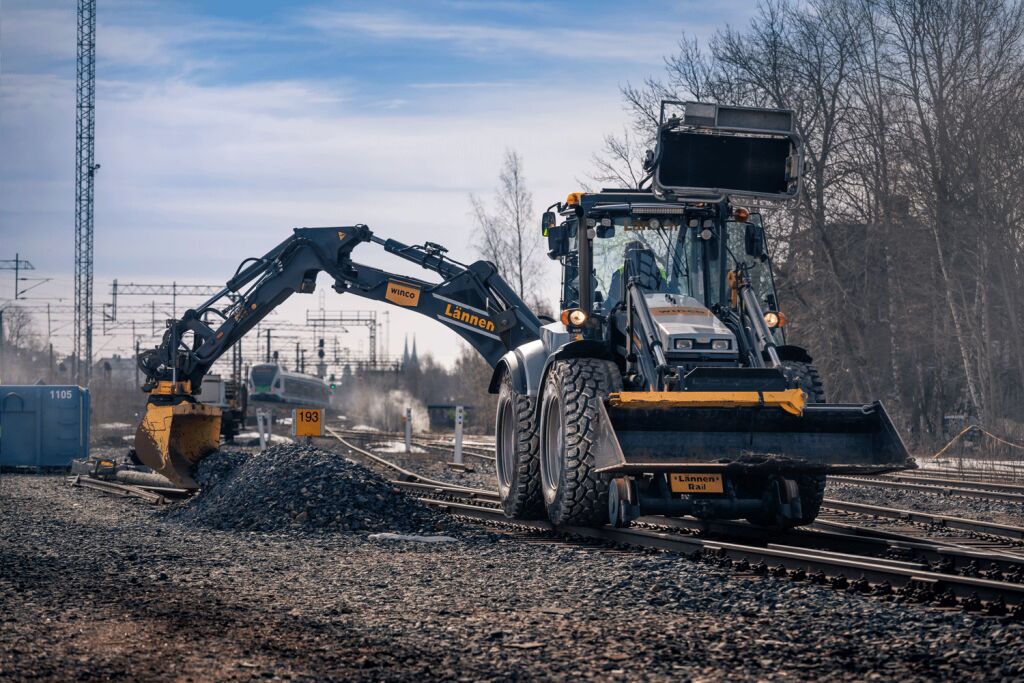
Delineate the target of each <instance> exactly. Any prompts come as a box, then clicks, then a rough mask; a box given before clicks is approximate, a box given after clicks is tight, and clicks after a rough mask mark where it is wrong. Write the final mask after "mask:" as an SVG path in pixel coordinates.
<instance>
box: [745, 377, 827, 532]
mask: <svg viewBox="0 0 1024 683" xmlns="http://www.w3.org/2000/svg"><path fill="white" fill-rule="evenodd" d="M782 373H783V374H784V375H785V376H786V377H787V378H788V379H789V382H790V386H792V387H794V388H800V389H803V390H804V393H805V394H807V402H808V403H824V402H825V385H824V384H823V383H822V381H821V375H819V374H818V369H817V368H816V367H814V366H813V365H811V364H809V363H801V362H799V361H791V360H787V361H783V362H782ZM796 483H797V488H798V489H799V491H800V517H799V518H798V519H786V520H774V519H766V518H763V517H760V516H756V517H748V518H747V521H748V522H750V523H751V524H757V525H758V526H770V527H783V528H787V529H790V528H793V527H797V526H804V525H805V524H810V523H811V522H813V521H814V520H815V519H816V518H817V516H818V512H819V511H820V510H821V503H822V501H823V500H824V499H825V475H824V474H802V475H800V476H798V477H797V478H796Z"/></svg>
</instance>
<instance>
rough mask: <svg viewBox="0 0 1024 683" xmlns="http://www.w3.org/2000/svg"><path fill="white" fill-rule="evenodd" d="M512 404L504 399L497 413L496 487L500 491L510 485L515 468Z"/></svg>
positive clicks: (508, 487) (514, 433)
mask: <svg viewBox="0 0 1024 683" xmlns="http://www.w3.org/2000/svg"><path fill="white" fill-rule="evenodd" d="M512 405H513V401H511V400H509V401H506V402H505V404H504V405H503V406H502V407H501V412H500V413H499V414H498V488H499V489H501V490H502V491H507V490H508V489H510V488H511V487H512V476H513V473H514V472H515V470H516V430H515V419H514V416H513V414H512V412H513V411H512Z"/></svg>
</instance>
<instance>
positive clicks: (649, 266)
mask: <svg viewBox="0 0 1024 683" xmlns="http://www.w3.org/2000/svg"><path fill="white" fill-rule="evenodd" d="M622 261H623V265H620V266H619V267H618V268H617V269H615V271H614V272H613V273H612V277H611V282H610V283H609V285H608V298H607V299H605V301H604V304H603V306H604V310H605V312H606V313H607V312H611V310H612V309H614V308H615V306H616V305H617V304H618V303H619V302H620V301H622V294H623V291H624V290H625V286H626V283H625V282H623V280H622V278H623V273H624V272H625V263H626V262H629V264H630V268H631V270H632V271H633V273H635V274H636V277H637V280H638V284H639V285H640V288H641V289H643V290H644V291H645V292H663V291H667V289H666V282H665V271H664V270H662V268H661V266H659V265H658V261H657V258H655V256H654V251H653V250H651V249H649V248H648V247H647V246H646V245H645V244H644V243H643V242H641V241H639V240H633V241H630V242H627V243H626V246H625V248H624V249H623V254H622Z"/></svg>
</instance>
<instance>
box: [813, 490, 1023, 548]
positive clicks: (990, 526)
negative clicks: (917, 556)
mask: <svg viewBox="0 0 1024 683" xmlns="http://www.w3.org/2000/svg"><path fill="white" fill-rule="evenodd" d="M822 507H824V508H827V509H830V510H839V511H840V512H852V513H854V514H859V515H868V516H871V517H884V518H887V519H899V520H903V521H907V522H916V523H918V524H932V525H935V526H942V527H947V528H949V529H957V530H960V531H970V532H974V533H978V534H988V535H991V536H1001V537H1003V538H1013V539H1016V540H1024V527H1019V526H1012V525H1009V524H998V523H996V522H983V521H981V520H977V519H965V518H963V517H950V516H948V515H933V514H931V513H928V512H916V511H914V510H900V509H897V508H887V507H882V506H880V505H867V504H864V503H850V502H847V501H845V500H834V499H832V498H826V499H825V500H824V501H823V502H822Z"/></svg>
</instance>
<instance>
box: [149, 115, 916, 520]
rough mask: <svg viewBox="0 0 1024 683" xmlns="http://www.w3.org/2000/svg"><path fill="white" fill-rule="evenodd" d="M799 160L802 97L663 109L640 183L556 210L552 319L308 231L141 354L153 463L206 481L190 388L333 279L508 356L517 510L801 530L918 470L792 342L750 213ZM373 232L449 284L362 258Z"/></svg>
mask: <svg viewBox="0 0 1024 683" xmlns="http://www.w3.org/2000/svg"><path fill="white" fill-rule="evenodd" d="M672 112H674V113H672ZM801 161H802V153H801V141H800V138H799V136H798V135H797V134H796V132H795V130H794V126H793V117H792V113H791V112H789V111H786V110H769V109H752V108H741V107H726V106H721V105H715V104H703V103H693V102H690V103H683V102H670V101H666V102H663V103H662V109H661V123H660V125H659V128H658V134H657V140H656V148H655V150H653V152H652V153H650V154H649V155H648V160H647V163H646V168H647V170H648V172H649V175H648V176H647V178H645V180H644V181H643V182H642V183H641V184H640V186H639V187H638V188H628V189H609V190H602V191H600V192H592V193H572V194H570V195H569V196H568V197H567V199H566V201H564V202H558V203H556V204H553V205H552V206H551V207H549V209H548V210H547V211H545V212H544V215H543V217H542V225H541V229H542V231H543V233H544V235H545V236H546V237H547V243H548V255H549V256H550V257H551V258H552V259H555V260H558V261H559V262H560V264H561V266H562V291H561V314H560V317H559V319H558V320H556V321H552V322H547V323H542V321H541V320H540V319H539V318H538V317H537V316H536V315H535V314H534V313H533V312H531V311H530V310H529V308H528V307H527V306H526V305H525V304H524V303H523V301H522V300H521V299H520V298H519V296H518V295H517V294H516V293H515V291H514V290H513V289H512V288H511V287H510V286H509V285H508V284H507V283H506V282H505V281H504V280H503V279H502V278H501V276H500V275H499V274H498V273H497V271H496V269H495V267H494V265H493V264H491V263H488V262H485V261H478V262H476V263H473V264H470V265H463V264H461V263H458V262H456V261H454V260H452V259H450V258H448V257H447V256H446V252H445V249H444V248H443V247H441V246H440V245H437V244H433V243H430V242H428V243H426V244H424V245H423V246H408V245H405V244H402V243H400V242H397V241H395V240H385V239H382V238H380V237H377V236H376V235H374V234H373V233H372V231H371V230H370V229H369V228H368V227H367V226H365V225H356V226H350V227H338V228H300V229H296V230H295V231H294V234H293V235H292V236H291V237H289V238H288V239H287V240H285V241H284V242H282V243H281V244H280V245H278V246H277V247H276V248H274V249H273V250H271V251H270V252H268V253H267V254H266V255H265V256H263V257H262V258H259V259H250V260H248V261H246V262H243V264H242V265H241V266H240V267H239V270H238V271H237V272H236V274H235V275H234V277H232V278H231V280H229V281H228V283H227V284H226V286H225V287H224V289H223V290H222V291H221V292H220V293H218V295H216V296H214V297H213V298H211V299H210V300H209V301H207V302H206V303H204V304H203V305H202V306H199V307H198V308H196V309H194V310H189V311H187V312H186V313H185V314H184V316H183V317H182V318H181V319H180V320H172V321H169V322H168V328H167V332H166V333H165V335H164V338H163V341H162V343H161V344H160V346H158V347H157V348H156V349H152V350H149V351H146V352H144V353H142V354H140V356H139V365H140V368H141V369H142V371H143V373H145V375H146V377H147V378H148V380H147V382H146V384H145V385H144V387H143V389H144V390H146V391H148V392H150V398H149V409H148V411H147V414H146V416H145V418H144V419H143V422H142V424H141V425H140V427H139V430H138V433H137V436H136V449H137V452H138V455H139V457H140V458H141V459H142V460H143V462H145V463H146V464H148V465H150V466H151V467H153V468H154V469H156V470H158V471H160V472H161V473H163V474H165V475H166V476H168V477H170V478H171V479H173V480H174V481H176V482H178V483H179V484H181V485H184V486H193V487H194V486H195V482H194V480H193V479H192V478H191V467H192V465H194V463H195V462H197V461H198V460H199V459H201V458H202V457H203V456H204V455H206V454H208V453H209V452H212V451H213V450H215V449H216V448H217V446H218V440H217V433H218V429H219V428H218V425H217V424H216V423H217V420H218V416H217V415H216V411H215V410H213V409H211V408H210V407H208V406H203V405H201V404H198V403H196V401H195V399H194V395H195V394H196V393H197V392H198V390H199V387H200V386H201V383H202V378H203V375H204V374H205V373H206V372H207V371H208V370H209V368H210V366H211V365H212V364H213V362H214V361H216V359H217V358H218V357H219V356H220V355H221V354H222V353H223V352H224V351H225V350H227V349H228V348H229V347H230V346H231V345H232V344H233V343H235V342H236V341H237V340H238V339H239V338H241V336H242V335H244V334H245V332H246V331H248V330H249V329H251V328H252V327H253V326H254V325H255V324H256V323H257V322H258V321H259V320H260V319H262V317H263V316H265V315H266V314H267V313H269V312H270V311H271V310H272V309H273V308H274V307H275V306H277V305H278V304H280V303H281V302H282V301H284V300H285V299H286V298H287V297H288V296H290V295H291V294H292V293H296V292H298V293H310V292H312V291H313V289H314V287H315V281H316V276H317V274H318V273H319V272H324V273H327V274H328V275H329V276H330V277H332V278H333V279H334V285H333V288H334V289H335V291H337V292H339V293H345V292H348V293H351V294H355V295H357V296H361V297H365V298H369V299H374V300H380V301H386V302H388V303H391V304H393V305H396V306H401V307H404V308H408V309H410V310H415V311H417V312H419V313H422V314H424V315H427V316H429V317H431V318H434V319H436V320H438V321H439V322H441V323H442V324H444V325H446V326H447V327H448V328H449V329H451V330H452V331H454V332H455V333H456V334H458V335H459V336H461V337H462V338H463V339H464V340H466V341H467V342H468V343H469V344H470V345H471V346H473V348H475V349H476V350H477V351H478V352H479V353H480V354H481V355H482V356H483V357H484V358H485V359H486V360H487V362H488V363H489V364H490V365H491V366H492V367H493V368H494V373H493V376H492V379H491V382H490V386H489V390H490V391H491V392H492V393H496V394H498V409H497V415H496V419H495V433H496V446H497V467H496V469H497V480H498V491H499V494H500V497H501V500H502V506H503V508H504V511H505V514H506V515H507V516H509V517H511V518H535V517H541V516H545V515H546V516H547V517H548V518H549V519H550V520H551V521H552V522H553V523H554V524H557V525H562V526H572V525H600V524H605V523H609V522H610V523H612V524H615V525H619V526H622V525H627V524H629V523H630V522H631V521H633V520H634V519H636V518H637V517H639V516H640V515H652V514H653V515H693V516H697V517H700V518H704V519H747V520H749V521H750V522H752V523H754V524H758V525H765V526H773V527H793V526H799V525H803V524H808V523H810V522H811V521H813V520H814V518H815V517H816V515H817V513H818V510H819V508H820V506H821V502H822V497H823V495H824V488H825V477H826V475H827V474H829V473H861V474H868V473H882V472H887V471H894V470H899V469H907V468H912V467H914V466H915V465H914V462H913V460H912V459H911V458H910V457H909V455H908V453H907V450H906V447H905V446H904V444H903V442H902V440H901V439H900V436H899V434H898V433H897V432H896V430H895V428H894V427H893V424H892V422H891V420H890V419H889V417H888V415H887V414H886V412H885V410H884V408H883V407H882V405H881V404H880V403H879V402H877V401H876V402H872V403H869V404H832V403H827V402H826V401H825V393H824V388H823V383H822V380H821V378H820V377H819V375H818V373H817V371H816V369H815V367H814V365H813V364H812V358H811V356H810V354H809V353H808V351H807V350H805V349H802V348H800V347H798V346H796V345H793V344H787V343H786V336H785V316H784V314H783V313H782V311H781V310H780V307H779V299H778V295H777V293H776V291H775V287H774V281H773V276H772V268H771V258H770V255H769V250H768V244H767V239H766V236H765V230H764V227H763V225H762V220H761V214H760V213H759V211H757V210H752V209H750V208H747V207H748V206H751V205H752V203H754V202H759V201H769V202H783V201H786V200H790V199H793V198H794V197H796V196H797V194H798V193H799V183H800V169H801ZM364 242H372V243H375V244H378V245H381V246H383V247H384V249H385V250H386V251H387V252H389V253H392V254H395V255H397V256H400V257H402V258H404V259H406V260H409V261H411V262H413V263H416V264H418V265H420V266H421V267H423V268H425V269H427V270H430V271H433V272H435V273H437V274H438V275H440V277H441V282H440V283H437V284H433V283H430V282H426V281H423V280H419V279H417V278H413V277H409V276H406V275H397V274H392V273H388V272H385V271H381V270H378V269H375V268H371V267H368V266H364V265H362V264H359V263H356V262H354V261H352V259H351V253H352V251H353V249H354V248H355V247H356V246H357V245H359V244H362V243H364ZM214 325H217V327H216V329H215V328H214Z"/></svg>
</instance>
